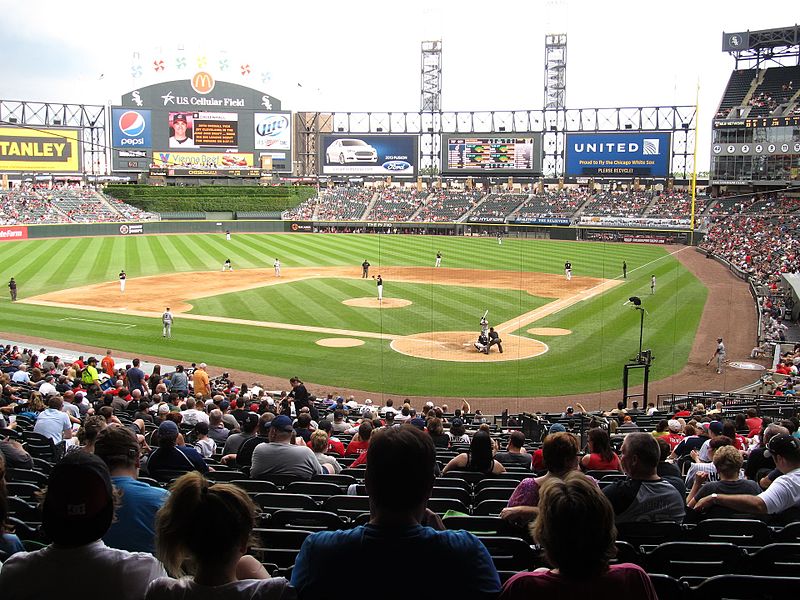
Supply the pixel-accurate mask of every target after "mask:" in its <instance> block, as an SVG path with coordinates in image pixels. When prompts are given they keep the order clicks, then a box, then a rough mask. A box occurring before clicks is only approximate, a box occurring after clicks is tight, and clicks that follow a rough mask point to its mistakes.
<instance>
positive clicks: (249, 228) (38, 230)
mask: <svg viewBox="0 0 800 600" xmlns="http://www.w3.org/2000/svg"><path fill="white" fill-rule="evenodd" d="M2 230H3V231H0V241H5V240H19V239H44V238H56V237H97V236H117V235H122V236H129V235H142V234H150V235H163V234H181V233H183V234H192V233H220V234H222V233H224V232H225V231H230V232H231V233H372V234H375V233H387V234H388V233H391V234H417V235H446V236H476V237H481V236H492V237H494V236H497V235H500V236H502V237H516V238H527V239H552V240H568V241H576V240H581V241H600V242H603V241H607V242H631V243H649V244H687V245H695V244H697V243H699V242H700V241H701V239H702V234H698V233H695V234H694V235H693V234H692V233H691V232H688V231H680V230H673V229H663V230H657V229H628V228H624V229H623V228H616V229H614V228H606V227H574V226H570V227H567V226H557V225H518V224H504V223H502V224H489V223H416V222H415V223H404V222H394V221H392V222H372V221H291V220H286V221H280V220H240V219H236V220H225V219H220V220H214V219H204V220H198V219H192V220H174V221H173V220H164V221H143V222H138V223H118V222H117V223H59V224H48V225H15V226H6V227H3V228H2Z"/></svg>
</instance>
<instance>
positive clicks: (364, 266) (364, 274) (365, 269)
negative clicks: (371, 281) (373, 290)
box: [361, 258, 369, 279]
mask: <svg viewBox="0 0 800 600" xmlns="http://www.w3.org/2000/svg"><path fill="white" fill-rule="evenodd" d="M368 277H369V262H368V261H367V259H366V258H365V259H364V262H363V263H361V279H367V278H368Z"/></svg>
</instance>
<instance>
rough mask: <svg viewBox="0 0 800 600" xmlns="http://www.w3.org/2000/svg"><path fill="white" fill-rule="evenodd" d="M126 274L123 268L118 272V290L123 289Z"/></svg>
mask: <svg viewBox="0 0 800 600" xmlns="http://www.w3.org/2000/svg"><path fill="white" fill-rule="evenodd" d="M127 278H128V276H127V275H126V274H125V269H122V271H120V272H119V291H120V293H123V292H124V291H125V280H126V279H127Z"/></svg>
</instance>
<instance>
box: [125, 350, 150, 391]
mask: <svg viewBox="0 0 800 600" xmlns="http://www.w3.org/2000/svg"><path fill="white" fill-rule="evenodd" d="M140 364H141V363H140V361H139V359H138V358H134V359H133V366H132V367H131V368H130V369H128V370H127V371H125V379H126V381H127V383H128V389H129V390H130V391H131V393H133V392H134V390H139V391H140V392H141V393H142V394H144V393H145V374H144V371H142V370H141V369H140V368H139V365H140Z"/></svg>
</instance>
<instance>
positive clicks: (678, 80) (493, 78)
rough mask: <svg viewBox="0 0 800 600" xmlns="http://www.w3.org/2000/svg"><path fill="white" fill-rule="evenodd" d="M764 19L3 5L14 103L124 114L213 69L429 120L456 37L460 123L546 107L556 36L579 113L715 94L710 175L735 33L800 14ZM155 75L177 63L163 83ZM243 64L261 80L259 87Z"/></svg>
mask: <svg viewBox="0 0 800 600" xmlns="http://www.w3.org/2000/svg"><path fill="white" fill-rule="evenodd" d="M756 6H757V5H755V4H753V3H752V2H748V1H740V0H727V1H725V2H718V1H716V2H715V1H705V2H703V1H698V0H693V1H688V0H673V1H672V2H663V3H661V2H659V3H654V2H641V1H639V2H637V1H634V0H609V1H607V2H594V1H590V0H570V1H566V0H560V1H559V0H547V1H543V2H539V1H535V0H528V1H523V0H506V1H505V2H485V1H484V2H477V1H473V0H458V1H455V0H440V1H439V2H431V1H430V0H428V1H427V2H421V1H419V0H406V1H405V2H402V3H396V4H392V3H380V4H378V3H376V2H371V1H362V0H343V1H340V2H323V1H321V0H320V1H310V0H295V1H293V2H267V1H265V0H262V1H259V2H255V1H250V0H239V1H238V2H219V1H206V0H195V1H194V2H191V3H181V4H170V3H164V2H151V1H141V2H137V3H115V4H114V3H107V2H102V3H101V2H89V1H86V0H73V1H71V2H63V0H29V1H27V2H12V1H11V0H0V15H1V16H0V56H2V60H0V98H2V99H5V100H31V101H54V102H74V103H85V104H108V103H114V104H116V103H118V102H119V101H120V96H121V95H122V94H123V93H124V92H126V91H129V90H132V89H135V88H136V87H140V86H143V85H148V84H151V83H156V82H158V81H169V80H172V79H186V78H188V77H189V75H188V74H187V73H193V72H194V71H196V70H197V68H196V66H197V61H198V59H202V58H205V60H206V61H207V62H206V67H205V69H206V70H208V71H209V72H211V73H212V75H214V76H215V77H216V78H217V79H220V80H227V81H232V82H234V83H241V84H245V85H249V86H252V87H255V88H258V89H260V90H263V91H265V92H268V93H270V94H272V95H273V96H276V97H277V98H279V99H281V100H282V102H283V108H284V109H288V110H292V111H303V110H321V111H373V112H375V111H395V112H396V111H416V110H418V109H419V102H420V100H419V96H420V42H421V41H422V40H428V39H441V40H442V44H443V59H442V63H443V76H442V80H443V92H442V108H443V109H444V110H448V111H449V110H489V109H495V110H511V109H539V108H541V106H542V96H543V88H544V75H543V68H544V36H545V34H546V33H561V32H566V33H567V35H568V50H567V94H566V99H567V106H568V107H569V108H579V107H613V106H657V105H673V104H680V105H688V104H694V103H695V97H696V89H697V84H698V81H699V84H700V127H699V130H700V133H699V135H700V142H699V143H700V146H699V157H698V166H699V168H700V169H701V170H705V169H707V168H708V155H709V129H710V126H711V124H710V119H711V117H712V115H713V113H714V112H715V111H716V107H717V104H718V103H719V100H720V98H721V95H722V92H723V90H724V88H725V84H726V82H727V79H728V77H729V75H730V72H731V70H732V69H733V67H734V61H733V59H732V58H731V57H730V56H729V55H727V54H724V53H723V52H722V51H721V46H722V32H723V31H728V32H732V31H744V30H747V29H751V30H754V29H766V28H771V27H783V26H787V25H792V24H793V22H794V21H795V20H796V18H795V17H796V15H797V4H796V2H789V1H788V0H776V1H775V2H772V3H770V4H769V10H768V11H766V10H765V11H758V10H755V8H756ZM760 12H763V13H767V12H768V13H769V15H775V16H768V15H764V14H759V13H760ZM780 15H785V16H784V17H781V16H780ZM792 15H795V17H792ZM181 59H183V60H185V61H186V67H185V68H184V69H182V70H181V69H179V68H178V64H179V61H180V60H181ZM154 61H163V63H164V69H163V71H158V72H157V71H156V70H155V69H154ZM224 61H227V67H226V68H223V66H224V65H225V64H226V63H225V62H224ZM242 65H248V66H249V73H247V74H246V75H244V76H243V75H242V74H241V67H242ZM137 67H138V68H141V75H139V76H137V77H134V72H135V70H136V69H137Z"/></svg>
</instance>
